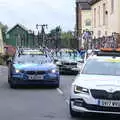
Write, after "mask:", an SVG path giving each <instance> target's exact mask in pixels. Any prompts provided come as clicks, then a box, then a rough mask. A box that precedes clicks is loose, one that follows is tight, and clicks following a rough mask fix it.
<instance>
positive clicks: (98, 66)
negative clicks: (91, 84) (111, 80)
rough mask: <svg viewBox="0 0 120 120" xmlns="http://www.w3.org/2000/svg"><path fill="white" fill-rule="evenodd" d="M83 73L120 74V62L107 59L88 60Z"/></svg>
mask: <svg viewBox="0 0 120 120" xmlns="http://www.w3.org/2000/svg"><path fill="white" fill-rule="evenodd" d="M82 74H96V75H113V76H117V75H118V76H119V75H120V62H117V61H116V62H115V61H114V62H112V61H108V60H107V61H106V60H88V61H87V63H86V65H85V67H84V68H83V71H82Z"/></svg>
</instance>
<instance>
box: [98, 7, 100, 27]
mask: <svg viewBox="0 0 120 120" xmlns="http://www.w3.org/2000/svg"><path fill="white" fill-rule="evenodd" d="M98 24H99V26H100V6H99V8H98Z"/></svg>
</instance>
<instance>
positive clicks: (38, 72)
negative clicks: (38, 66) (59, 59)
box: [24, 71, 46, 75]
mask: <svg viewBox="0 0 120 120" xmlns="http://www.w3.org/2000/svg"><path fill="white" fill-rule="evenodd" d="M24 73H26V74H28V75H34V74H36V75H42V74H45V73H46V72H45V71H24Z"/></svg>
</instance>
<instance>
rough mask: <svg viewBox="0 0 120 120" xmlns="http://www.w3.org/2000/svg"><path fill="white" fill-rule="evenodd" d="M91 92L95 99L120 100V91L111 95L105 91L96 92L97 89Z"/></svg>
mask: <svg viewBox="0 0 120 120" xmlns="http://www.w3.org/2000/svg"><path fill="white" fill-rule="evenodd" d="M90 91H91V94H92V96H93V97H94V98H95V99H104V100H120V91H116V92H114V93H109V92H107V91H105V90H95V89H91V90H90Z"/></svg>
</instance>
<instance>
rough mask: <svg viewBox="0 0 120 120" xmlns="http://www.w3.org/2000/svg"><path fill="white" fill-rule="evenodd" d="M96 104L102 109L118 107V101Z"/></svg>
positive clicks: (119, 104) (100, 101)
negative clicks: (102, 107)
mask: <svg viewBox="0 0 120 120" xmlns="http://www.w3.org/2000/svg"><path fill="white" fill-rule="evenodd" d="M98 104H99V105H100V106H104V107H120V101H110V100H98Z"/></svg>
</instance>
